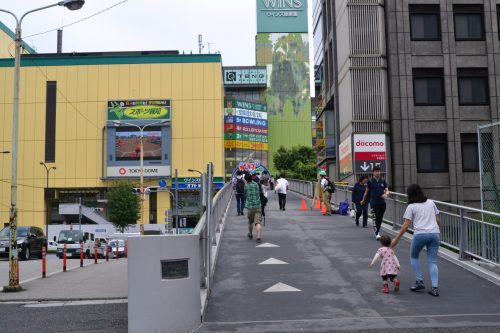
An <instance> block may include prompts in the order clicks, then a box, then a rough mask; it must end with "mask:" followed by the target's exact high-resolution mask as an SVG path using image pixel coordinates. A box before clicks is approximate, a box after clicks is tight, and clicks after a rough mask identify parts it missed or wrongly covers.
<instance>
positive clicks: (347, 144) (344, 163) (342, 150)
mask: <svg viewBox="0 0 500 333" xmlns="http://www.w3.org/2000/svg"><path fill="white" fill-rule="evenodd" d="M339 167H340V174H339V176H340V178H345V177H347V176H349V175H350V174H352V145H351V136H349V137H348V138H346V139H345V140H344V141H342V143H341V144H340V146H339Z"/></svg>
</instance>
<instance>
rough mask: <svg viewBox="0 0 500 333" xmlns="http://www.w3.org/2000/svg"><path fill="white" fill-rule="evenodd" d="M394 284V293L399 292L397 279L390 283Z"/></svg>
mask: <svg viewBox="0 0 500 333" xmlns="http://www.w3.org/2000/svg"><path fill="white" fill-rule="evenodd" d="M392 282H393V283H394V291H399V284H400V282H399V279H398V278H394V281H392Z"/></svg>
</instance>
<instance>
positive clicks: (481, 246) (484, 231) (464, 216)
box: [289, 180, 500, 266]
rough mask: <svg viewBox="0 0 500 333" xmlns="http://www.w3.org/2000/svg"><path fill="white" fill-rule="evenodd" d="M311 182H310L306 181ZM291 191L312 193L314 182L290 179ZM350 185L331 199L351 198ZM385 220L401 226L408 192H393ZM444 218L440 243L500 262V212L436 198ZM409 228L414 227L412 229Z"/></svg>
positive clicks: (465, 255)
mask: <svg viewBox="0 0 500 333" xmlns="http://www.w3.org/2000/svg"><path fill="white" fill-rule="evenodd" d="M307 183H309V184H307ZM289 184H290V186H289V188H290V190H291V191H294V192H297V193H299V194H302V195H306V196H308V197H310V198H311V197H312V195H311V192H310V190H309V189H311V188H313V186H314V184H313V183H312V182H304V181H298V180H289ZM351 188H352V187H350V186H343V185H337V186H336V191H335V193H334V194H333V195H332V202H333V203H334V204H338V203H340V202H344V201H347V202H350V201H351ZM386 202H387V209H386V213H385V215H384V222H385V223H387V224H389V225H392V227H393V229H399V228H400V227H401V225H402V223H403V215H404V212H405V209H406V206H407V198H406V195H405V194H401V193H395V192H391V194H390V196H389V198H387V200H386ZM434 202H435V203H436V206H437V208H438V209H439V212H440V213H439V215H440V218H441V245H442V246H446V247H448V248H450V249H452V250H455V251H457V252H458V253H459V257H460V259H468V258H471V257H472V258H476V259H479V260H483V261H485V262H489V263H491V264H494V265H497V266H500V223H498V224H496V223H491V222H487V221H493V220H497V221H500V214H498V213H495V212H490V211H485V210H481V209H476V208H472V207H466V206H459V205H454V204H450V203H446V202H440V201H434ZM410 231H412V230H411V229H410Z"/></svg>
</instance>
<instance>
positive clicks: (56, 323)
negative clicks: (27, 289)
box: [0, 303, 128, 333]
mask: <svg viewBox="0 0 500 333" xmlns="http://www.w3.org/2000/svg"><path fill="white" fill-rule="evenodd" d="M0 318H1V324H0V325H1V328H0V331H1V332H2V333H18V332H37V333H44V332H47V333H55V332H103V333H108V332H109V333H119V332H127V325H128V321H127V303H115V304H97V305H96V304H92V305H69V304H68V305H65V306H54V307H52V306H51V307H26V305H25V304H2V303H0Z"/></svg>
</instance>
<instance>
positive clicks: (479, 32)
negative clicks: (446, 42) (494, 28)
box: [453, 5, 485, 41]
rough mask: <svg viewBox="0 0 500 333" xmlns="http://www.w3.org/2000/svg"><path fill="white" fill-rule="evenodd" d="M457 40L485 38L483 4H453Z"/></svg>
mask: <svg viewBox="0 0 500 333" xmlns="http://www.w3.org/2000/svg"><path fill="white" fill-rule="evenodd" d="M453 16H454V19H455V40H458V41H460V40H484V39H485V38H484V13H483V5H453Z"/></svg>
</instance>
